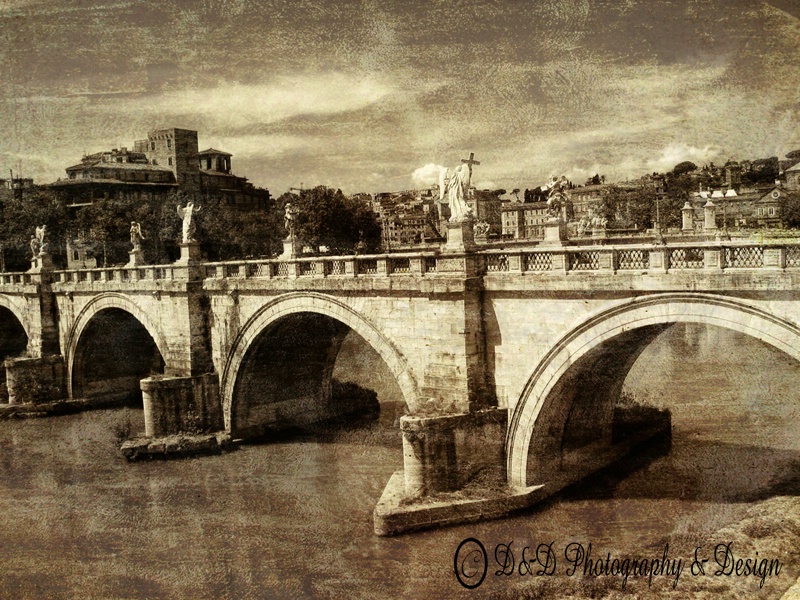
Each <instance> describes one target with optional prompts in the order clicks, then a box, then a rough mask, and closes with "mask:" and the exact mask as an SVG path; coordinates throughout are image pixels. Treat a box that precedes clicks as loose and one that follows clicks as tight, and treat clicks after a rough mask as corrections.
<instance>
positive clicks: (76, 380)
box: [72, 308, 164, 406]
mask: <svg viewBox="0 0 800 600" xmlns="http://www.w3.org/2000/svg"><path fill="white" fill-rule="evenodd" d="M163 373H164V359H163V357H162V356H161V353H160V352H159V350H158V347H157V346H156V343H155V341H154V340H153V338H152V337H151V336H150V334H149V333H148V332H147V329H145V327H144V326H143V325H142V324H141V323H140V322H139V321H138V320H137V319H136V318H135V317H134V316H133V315H131V314H130V313H128V312H126V311H124V310H122V309H119V308H108V309H104V310H101V311H100V312H98V313H97V314H96V315H95V316H94V317H93V318H92V320H91V321H90V322H89V324H88V325H87V326H86V328H85V329H84V331H83V333H82V334H81V337H80V339H79V340H78V344H77V347H76V350H75V359H74V362H73V368H72V397H73V398H76V399H85V400H93V401H102V402H108V403H120V404H127V405H131V406H141V405H142V392H141V388H140V381H141V380H142V379H144V378H146V377H150V376H152V375H161V374H163Z"/></svg>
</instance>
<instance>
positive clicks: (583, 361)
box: [506, 293, 800, 486]
mask: <svg viewBox="0 0 800 600" xmlns="http://www.w3.org/2000/svg"><path fill="white" fill-rule="evenodd" d="M673 323H700V324H705V325H713V326H717V327H723V328H727V329H731V330H734V331H737V332H740V333H743V334H746V335H749V336H752V337H754V338H756V339H758V340H761V341H762V342H765V343H767V344H769V345H771V346H773V347H775V348H777V349H779V350H781V351H783V352H785V353H786V354H788V355H789V356H791V357H793V358H794V359H796V360H799V361H800V327H798V326H797V325H796V324H794V323H791V322H789V321H786V320H784V319H781V318H778V317H776V316H774V315H771V314H769V313H768V312H766V311H764V310H762V309H760V308H757V307H754V306H752V305H749V304H746V303H744V302H742V301H740V300H736V299H731V298H727V297H721V296H714V295H711V294H691V293H676V294H655V295H649V296H640V297H637V298H634V299H632V300H631V301H628V302H625V303H623V304H619V305H616V306H614V307H612V308H609V309H605V310H603V311H601V312H599V313H596V314H594V315H593V316H591V317H589V318H588V319H586V320H585V321H583V322H582V323H581V324H580V325H578V326H577V327H575V328H573V329H572V330H571V331H570V332H569V333H568V334H566V335H565V336H563V337H562V338H561V339H560V340H559V341H558V342H557V343H556V344H555V345H554V346H553V347H552V348H551V350H550V351H549V352H548V353H547V354H546V355H545V356H544V358H543V359H542V360H541V361H540V362H539V364H538V365H537V366H536V367H535V369H534V370H533V372H532V373H531V375H530V376H529V378H528V380H527V383H526V385H525V387H524V388H523V391H522V393H521V394H520V397H519V400H518V402H517V404H516V406H515V407H514V409H513V411H512V414H511V415H510V419H509V429H508V434H507V437H506V456H507V467H508V479H509V483H510V484H512V485H515V486H525V485H529V484H531V483H537V482H528V481H527V479H528V467H529V465H528V462H529V450H530V448H531V442H532V438H533V437H534V436H536V435H537V433H538V434H539V435H540V436H541V435H544V433H543V432H544V431H545V430H546V428H547V427H548V423H547V420H548V419H549V418H550V417H551V415H552V414H554V409H552V408H550V407H551V406H552V405H555V404H557V403H558V400H557V398H558V396H559V395H561V394H562V393H563V392H564V389H565V386H569V385H571V384H574V383H575V381H576V378H577V377H580V376H581V375H583V376H586V375H587V374H589V373H591V372H592V370H593V369H594V368H595V367H597V365H598V364H600V365H602V367H601V368H607V369H608V370H609V372H610V373H611V378H613V379H614V381H613V382H611V379H608V378H607V380H606V381H605V383H606V384H609V386H608V387H614V386H616V387H614V389H612V390H610V391H609V392H607V395H609V396H611V395H613V394H618V393H619V391H620V389H621V387H622V383H623V382H624V379H625V375H626V374H627V372H628V371H629V370H630V368H631V367H632V366H633V363H634V362H635V360H636V358H638V356H639V354H640V353H641V351H642V350H643V349H644V348H645V347H646V346H647V345H648V344H649V343H650V342H651V341H652V340H653V339H654V338H655V336H656V335H657V334H658V333H660V332H661V331H663V330H664V329H665V328H666V327H667V326H669V325H671V324H673ZM604 353H605V354H612V355H614V356H613V358H612V360H610V361H606V362H605V363H603V362H602V356H603V354H604Z"/></svg>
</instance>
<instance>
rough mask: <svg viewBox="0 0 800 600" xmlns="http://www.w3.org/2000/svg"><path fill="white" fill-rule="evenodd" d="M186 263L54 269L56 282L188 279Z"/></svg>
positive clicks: (123, 281) (126, 281)
mask: <svg viewBox="0 0 800 600" xmlns="http://www.w3.org/2000/svg"><path fill="white" fill-rule="evenodd" d="M186 269H187V267H186V265H174V264H172V265H146V266H138V267H102V268H98V269H69V270H63V271H54V272H53V279H54V281H55V282H56V283H98V282H120V283H130V282H136V281H148V280H149V281H158V280H171V279H186Z"/></svg>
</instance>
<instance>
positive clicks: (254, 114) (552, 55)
mask: <svg viewBox="0 0 800 600" xmlns="http://www.w3.org/2000/svg"><path fill="white" fill-rule="evenodd" d="M0 18H2V21H3V22H2V33H1V34H0V36H2V43H1V44H0V73H2V85H0V103H2V108H3V110H2V111H0V120H2V132H3V133H2V135H0V169H2V170H3V172H4V173H6V174H7V173H8V169H9V168H13V169H14V170H15V173H16V172H17V171H18V169H20V168H21V170H22V174H23V176H32V177H34V178H35V179H36V180H37V182H49V181H53V180H55V179H57V178H58V177H63V176H64V168H65V167H67V166H69V165H71V164H74V163H76V162H78V160H79V159H80V157H81V155H82V154H83V153H84V152H96V151H99V150H104V149H110V148H112V147H119V146H128V147H130V146H132V144H133V141H134V140H135V139H141V138H143V137H146V133H147V131H149V130H152V129H157V128H166V127H182V128H189V129H197V130H198V131H199V135H200V146H201V149H203V148H206V147H209V146H213V147H215V148H221V149H223V150H226V151H228V152H231V153H232V154H233V155H234V156H233V167H234V171H235V172H236V173H237V174H239V175H244V176H246V177H248V178H250V179H251V180H252V181H253V182H254V183H256V184H257V185H261V186H265V187H267V188H269V189H270V191H272V193H273V195H279V194H280V193H282V192H283V191H286V189H287V188H288V187H290V186H295V187H299V186H300V185H301V184H303V185H304V186H311V185H317V184H325V185H331V186H335V187H340V188H342V189H343V190H344V191H345V192H357V191H370V192H375V191H386V190H399V189H407V188H410V187H418V186H421V185H423V184H426V183H430V182H431V181H433V178H434V177H435V174H436V165H449V166H454V165H455V164H457V163H458V162H459V159H460V158H464V157H466V156H467V155H468V154H469V152H470V151H472V152H475V154H476V158H477V159H479V160H481V162H482V164H481V166H480V167H476V168H475V174H474V179H473V182H474V183H475V184H476V185H478V187H505V188H507V189H511V188H514V187H519V188H525V187H534V186H536V185H539V184H540V183H542V182H544V180H545V179H546V178H547V177H548V176H550V175H554V174H559V175H560V174H566V175H567V176H568V177H570V178H571V179H573V180H574V181H576V182H579V183H582V182H583V181H584V180H585V179H586V178H587V177H588V176H591V175H592V174H594V173H595V172H599V173H601V174H604V175H606V176H607V178H609V179H610V180H621V179H625V178H626V177H636V176H638V175H641V174H643V173H645V172H651V171H655V170H662V171H663V170H667V169H670V168H672V167H673V166H674V165H675V164H676V163H678V162H680V161H682V160H687V159H688V160H693V161H695V162H707V161H709V160H714V161H724V160H726V159H727V158H729V157H732V158H755V157H761V156H770V155H778V156H783V155H784V154H785V153H786V152H787V151H789V150H792V149H795V148H800V123H799V122H798V116H800V69H798V62H799V61H800V2H798V1H797V0H773V1H771V2H763V3H759V2H757V1H754V0H619V1H616V0H614V1H612V0H538V1H536V2H534V1H509V0H494V1H492V0H471V1H466V2H453V1H448V2H444V1H439V0H425V1H420V0H411V1H407V0H362V1H350V2H348V1H337V2H333V1H331V2H321V1H319V0H198V1H189V0H108V1H106V2H89V1H85V0H71V1H65V0H0Z"/></svg>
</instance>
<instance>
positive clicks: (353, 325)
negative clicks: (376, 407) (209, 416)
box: [221, 292, 418, 431]
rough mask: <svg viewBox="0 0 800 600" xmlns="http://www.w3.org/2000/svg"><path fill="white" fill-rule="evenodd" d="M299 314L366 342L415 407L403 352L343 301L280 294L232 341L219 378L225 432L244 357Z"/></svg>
mask: <svg viewBox="0 0 800 600" xmlns="http://www.w3.org/2000/svg"><path fill="white" fill-rule="evenodd" d="M301 313H312V314H316V315H322V316H324V317H329V318H330V319H333V320H334V321H336V322H338V323H340V324H342V325H344V326H346V327H348V328H349V329H351V330H352V331H354V332H355V333H357V334H358V335H359V336H361V338H363V339H364V341H366V343H367V344H369V345H370V346H371V347H372V348H373V349H374V350H375V351H376V352H377V353H378V354H379V355H380V357H381V358H382V359H383V361H384V363H385V364H386V366H387V367H388V369H389V371H390V372H391V373H392V375H393V376H394V378H395V380H396V381H397V383H398V386H399V387H400V390H401V392H402V394H403V399H404V401H405V403H406V405H407V406H408V407H409V409H410V410H412V411H413V410H414V409H415V407H416V405H417V394H418V392H417V384H416V381H415V379H414V377H413V375H412V374H411V372H410V369H409V366H408V364H407V361H406V359H405V358H404V357H403V355H402V353H401V352H400V351H399V350H398V349H397V348H396V347H395V345H394V344H393V343H392V342H391V341H390V340H389V339H388V338H387V337H386V336H385V335H384V334H383V333H381V332H380V331H379V330H378V328H377V327H376V326H375V325H374V324H372V323H371V322H370V321H369V320H368V319H367V318H365V317H364V316H363V315H361V314H359V313H358V312H356V311H355V310H353V309H352V308H350V307H349V306H347V305H346V304H344V303H343V302H341V301H339V300H337V299H335V298H333V297H331V296H328V295H325V294H320V293H316V292H295V293H289V294H285V295H282V296H280V297H278V298H276V299H274V300H272V301H270V302H268V303H267V304H265V305H264V306H262V307H261V308H260V309H259V310H258V311H256V312H255V314H254V315H253V316H252V317H250V319H249V320H248V321H247V323H246V324H245V325H244V326H243V327H242V329H241V331H240V332H239V334H238V335H237V337H236V339H235V340H234V342H233V345H232V347H231V350H230V352H229V354H228V358H227V360H226V363H225V368H224V370H223V373H222V378H221V393H222V410H223V417H224V422H225V428H226V430H228V431H230V430H231V426H232V421H233V419H232V415H233V410H234V402H235V396H236V384H237V380H238V378H239V375H240V372H241V370H242V367H243V364H244V361H245V357H246V356H247V354H248V351H250V349H251V348H253V347H254V343H255V342H256V340H257V339H258V338H259V336H260V335H261V334H262V333H264V332H266V331H267V330H268V329H269V328H270V327H271V326H273V325H275V324H276V323H278V321H280V320H281V319H284V318H286V317H290V316H292V315H300V314H301Z"/></svg>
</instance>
